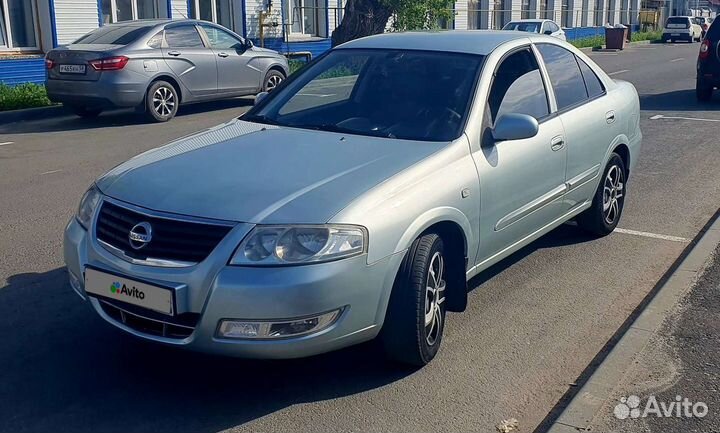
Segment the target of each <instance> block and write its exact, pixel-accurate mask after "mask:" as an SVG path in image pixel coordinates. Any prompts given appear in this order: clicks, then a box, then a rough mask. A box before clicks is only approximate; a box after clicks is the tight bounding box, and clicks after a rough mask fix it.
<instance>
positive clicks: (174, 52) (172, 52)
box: [168, 50, 180, 57]
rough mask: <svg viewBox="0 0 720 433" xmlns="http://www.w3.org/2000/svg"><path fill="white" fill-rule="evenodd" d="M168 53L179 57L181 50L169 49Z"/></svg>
mask: <svg viewBox="0 0 720 433" xmlns="http://www.w3.org/2000/svg"><path fill="white" fill-rule="evenodd" d="M168 54H169V55H171V56H175V57H177V56H179V55H180V51H175V50H173V51H168Z"/></svg>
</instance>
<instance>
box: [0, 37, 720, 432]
mask: <svg viewBox="0 0 720 433" xmlns="http://www.w3.org/2000/svg"><path fill="white" fill-rule="evenodd" d="M697 52H698V44H677V45H660V44H647V45H636V46H632V47H630V48H628V49H627V50H625V51H624V52H620V53H606V52H598V53H592V54H590V55H591V57H592V58H593V59H594V60H595V61H596V62H597V63H598V64H600V65H601V66H602V67H603V68H604V69H605V70H606V71H607V72H608V73H610V74H611V75H612V76H613V78H616V79H622V80H627V81H631V82H632V83H633V84H634V85H635V86H636V87H637V89H638V91H639V93H640V97H641V107H642V119H641V126H642V130H643V134H644V141H643V150H642V154H641V159H640V161H639V162H638V165H637V168H636V170H635V172H634V173H632V175H631V179H630V183H629V191H628V194H629V195H628V200H627V202H626V207H625V210H624V214H623V218H622V220H621V222H620V230H617V231H616V232H615V233H613V234H612V235H610V236H607V237H605V238H602V239H593V238H591V237H589V236H587V235H585V234H582V233H581V232H580V231H579V230H577V229H576V228H575V227H574V226H572V225H565V226H562V227H561V228H559V229H558V230H556V231H554V232H553V233H551V234H550V235H548V236H546V237H544V238H542V239H540V240H539V241H537V242H535V243H533V244H532V245H530V246H529V247H526V248H525V249H523V250H521V251H520V252H518V253H516V254H515V255H513V256H511V257H510V258H509V259H506V260H505V261H503V262H501V263H500V264H498V265H496V266H494V267H493V268H491V269H490V270H488V271H486V272H484V273H482V274H481V275H480V276H478V277H476V278H475V279H473V280H472V281H471V282H470V287H471V293H470V295H469V306H468V310H467V311H466V312H465V313H463V314H451V315H449V319H448V325H447V328H446V331H445V336H444V342H443V348H442V350H441V352H440V354H439V355H438V357H437V358H436V359H435V360H434V361H433V362H432V363H431V364H430V365H428V366H427V367H426V368H423V369H422V370H411V369H406V368H402V367H394V366H391V365H388V364H386V363H385V361H384V360H383V359H382V358H380V357H378V356H377V354H376V352H375V351H374V350H373V347H372V344H366V345H362V346H359V347H354V348H350V349H347V350H343V351H340V352H337V353H331V354H327V355H322V356H317V357H314V358H310V359H300V360H292V361H271V362H270V361H246V360H237V359H226V358H217V357H210V356H205V355H198V354H193V353H188V352H183V351H179V350H173V349H169V348H165V347H158V346H155V345H150V344H145V343H143V342H141V341H137V340H134V339H131V338H129V337H127V336H125V335H123V334H121V333H120V332H119V331H116V330H114V329H112V327H111V326H109V325H107V324H106V323H104V322H103V321H102V320H101V319H100V318H99V317H97V316H96V315H95V314H94V313H93V312H92V311H91V309H90V308H89V307H88V306H87V305H84V304H83V303H82V302H81V301H80V299H79V298H78V297H77V295H76V294H74V293H73V292H72V290H71V289H70V288H69V286H68V284H67V274H66V272H65V270H64V268H63V261H62V232H63V228H64V226H65V224H66V223H67V221H68V220H69V219H70V218H71V216H72V215H73V213H74V212H75V210H76V206H77V203H78V201H79V199H80V197H81V195H82V194H83V192H84V191H85V189H86V188H87V186H88V185H89V184H90V183H91V182H92V181H93V179H95V178H96V177H97V176H99V175H101V174H102V173H104V172H105V171H107V170H109V169H110V168H112V167H114V166H115V165H117V164H119V163H120V162H122V161H125V160H126V159H128V158H130V157H132V156H134V155H136V154H138V153H140V152H143V151H145V150H147V149H150V148H153V147H157V146H159V145H161V144H164V143H166V142H168V141H170V140H172V139H174V138H177V137H181V136H184V135H186V134H189V133H191V132H195V131H198V130H201V129H203V128H207V127H211V126H214V125H216V124H218V123H221V122H223V121H226V120H229V119H231V118H232V117H233V116H237V115H239V114H241V113H242V112H244V111H246V110H247V109H248V108H249V107H250V105H251V104H252V99H251V98H245V99H236V100H232V101H224V102H218V103H211V104H201V105H195V106H189V107H184V108H183V109H181V111H180V112H179V114H178V117H177V118H176V119H174V120H172V121H171V122H169V123H165V124H148V123H145V120H143V119H142V117H140V116H137V115H135V114H133V113H132V112H117V113H107V114H103V115H102V116H101V117H100V118H99V119H97V120H94V121H89V120H82V119H79V118H75V117H72V116H63V117H58V118H53V119H49V120H35V121H28V122H18V123H11V124H5V125H0V173H2V176H0V203H1V204H2V205H1V206H0V234H1V236H0V250H1V251H3V252H5V256H4V257H3V258H2V260H0V341H2V347H3V349H2V350H1V351H0V365H1V366H2V376H3V379H2V380H1V381H0V401H1V402H2V404H1V405H0V431H73V432H76V431H83V432H95V431H118V432H132V431H173V432H185V431H204V432H214V431H222V430H233V431H357V430H363V431H418V432H435V431H453V432H455V431H482V432H486V431H494V430H495V425H496V424H498V423H499V422H500V421H501V420H503V419H507V418H516V419H517V420H519V424H520V429H519V431H521V432H530V431H533V430H534V429H536V428H537V427H538V426H541V427H542V426H543V425H544V424H543V421H544V420H546V419H548V414H549V413H551V412H552V411H554V410H555V411H556V410H557V409H558V408H559V406H558V401H559V400H560V399H561V398H562V397H563V395H564V394H565V393H566V392H567V391H568V389H571V388H572V387H573V386H574V385H575V382H576V380H577V378H578V377H579V376H580V375H581V374H583V372H585V374H586V373H587V371H590V370H591V369H592V363H593V360H597V359H600V358H601V356H602V353H603V352H604V351H605V350H607V347H604V346H605V345H606V343H607V342H608V340H609V339H611V337H612V336H613V335H614V334H615V333H616V331H617V330H618V329H619V328H620V327H621V326H622V325H623V324H624V323H625V321H626V320H627V319H628V317H629V316H630V315H631V313H632V312H633V311H634V310H635V309H636V307H637V306H638V305H639V304H640V303H641V302H642V300H643V298H645V296H646V295H647V294H648V293H649V292H650V291H651V290H652V289H653V287H654V286H655V285H656V283H657V282H658V281H659V280H660V279H661V277H662V276H663V274H664V273H665V272H666V271H667V270H668V268H669V267H670V266H671V265H672V264H673V262H674V261H675V260H676V259H677V257H678V256H679V255H680V254H681V253H682V252H683V250H684V249H685V248H686V246H687V245H688V244H689V243H690V241H691V240H692V239H693V238H694V237H695V236H696V235H697V233H698V232H699V230H700V229H701V228H702V227H703V226H704V225H705V224H706V222H707V221H708V220H709V219H710V218H711V217H712V216H713V215H714V214H715V212H716V210H717V209H718V203H719V202H720V171H718V170H717V167H718V166H720V152H718V151H717V136H718V134H717V131H718V128H720V97H718V96H717V95H716V97H715V100H714V101H713V102H712V103H710V104H703V105H701V104H698V103H697V102H696V100H695V90H694V85H695V59H696V58H697ZM599 354H600V355H599Z"/></svg>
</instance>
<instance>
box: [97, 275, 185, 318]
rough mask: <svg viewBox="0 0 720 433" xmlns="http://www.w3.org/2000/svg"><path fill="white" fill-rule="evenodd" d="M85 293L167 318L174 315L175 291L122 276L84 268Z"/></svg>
mask: <svg viewBox="0 0 720 433" xmlns="http://www.w3.org/2000/svg"><path fill="white" fill-rule="evenodd" d="M85 292H86V293H87V294H88V295H90V296H94V297H97V298H104V299H108V300H112V301H116V302H125V303H127V304H130V305H134V306H136V307H141V308H146V309H148V310H152V311H155V312H157V313H161V314H164V315H167V316H174V315H175V311H176V309H175V289H174V288H171V287H163V286H161V285H158V284H155V283H148V282H145V281H140V280H137V279H134V278H130V277H126V276H124V275H120V274H116V273H113V272H108V271H105V270H98V269H95V268H93V267H89V266H88V267H86V268H85Z"/></svg>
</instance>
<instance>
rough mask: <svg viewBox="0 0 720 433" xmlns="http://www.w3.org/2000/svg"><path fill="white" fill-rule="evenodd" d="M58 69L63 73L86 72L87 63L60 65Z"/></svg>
mask: <svg viewBox="0 0 720 433" xmlns="http://www.w3.org/2000/svg"><path fill="white" fill-rule="evenodd" d="M58 70H59V71H60V73H62V74H84V73H85V65H60V66H58Z"/></svg>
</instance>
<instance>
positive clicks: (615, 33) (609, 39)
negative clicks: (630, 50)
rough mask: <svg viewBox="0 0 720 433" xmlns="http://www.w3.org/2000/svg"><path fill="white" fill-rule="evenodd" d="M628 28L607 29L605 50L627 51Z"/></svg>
mask: <svg viewBox="0 0 720 433" xmlns="http://www.w3.org/2000/svg"><path fill="white" fill-rule="evenodd" d="M627 31H628V29H627V28H619V29H617V28H609V27H608V28H605V48H607V49H609V50H622V49H625V42H626V41H627Z"/></svg>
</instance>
